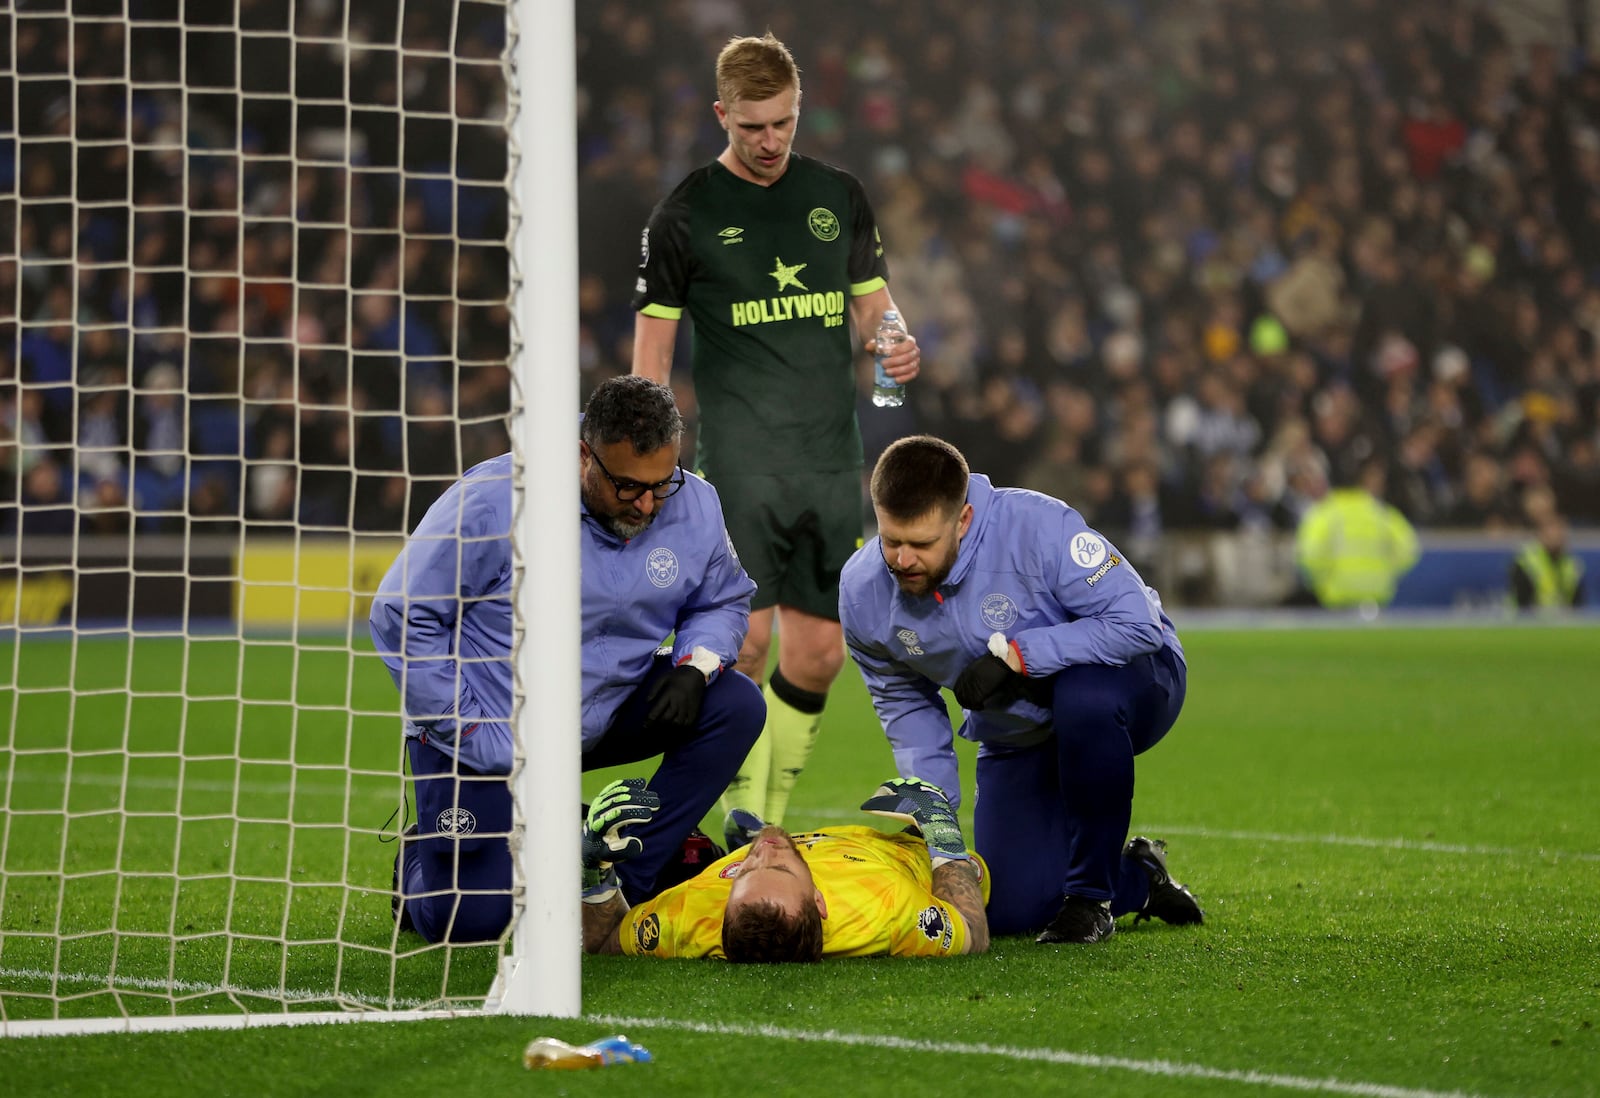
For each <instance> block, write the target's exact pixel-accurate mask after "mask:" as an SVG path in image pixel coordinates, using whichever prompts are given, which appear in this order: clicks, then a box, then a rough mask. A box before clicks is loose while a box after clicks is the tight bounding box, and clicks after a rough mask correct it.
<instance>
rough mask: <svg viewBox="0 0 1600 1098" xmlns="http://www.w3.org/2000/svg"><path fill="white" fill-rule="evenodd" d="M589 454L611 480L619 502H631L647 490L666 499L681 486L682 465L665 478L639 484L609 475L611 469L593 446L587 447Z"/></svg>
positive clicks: (659, 497) (658, 497)
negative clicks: (672, 474) (674, 473)
mask: <svg viewBox="0 0 1600 1098" xmlns="http://www.w3.org/2000/svg"><path fill="white" fill-rule="evenodd" d="M589 456H590V457H592V458H594V463H595V464H596V465H598V466H600V471H601V472H602V473H604V474H605V478H606V479H607V480H609V481H610V482H611V488H612V490H613V491H615V492H616V493H617V500H618V502H620V503H632V502H633V501H634V500H636V499H638V498H639V497H640V496H642V495H644V494H645V493H646V492H649V493H650V494H651V495H652V496H654V497H655V498H656V499H666V498H667V497H668V496H670V495H672V493H674V492H676V491H677V490H678V489H679V488H682V487H683V481H684V476H683V466H681V465H680V466H678V467H677V473H676V475H674V476H670V477H668V478H667V479H666V480H658V481H656V482H655V483H654V484H640V483H639V482H638V481H636V480H618V479H617V478H616V477H614V476H612V475H611V470H610V469H607V468H606V463H605V462H603V461H601V460H600V455H599V454H597V453H595V450H594V447H593V446H590V447H589Z"/></svg>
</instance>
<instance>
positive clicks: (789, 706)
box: [761, 671, 828, 824]
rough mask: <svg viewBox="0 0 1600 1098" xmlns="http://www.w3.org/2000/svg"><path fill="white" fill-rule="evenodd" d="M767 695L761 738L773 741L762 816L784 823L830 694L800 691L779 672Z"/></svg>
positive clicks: (765, 818) (815, 738) (775, 673)
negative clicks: (824, 705) (765, 808)
mask: <svg viewBox="0 0 1600 1098" xmlns="http://www.w3.org/2000/svg"><path fill="white" fill-rule="evenodd" d="M766 695H767V727H766V728H765V729H764V730H763V731H762V733H761V738H762V739H764V740H768V739H769V740H770V741H771V746H770V748H769V751H770V753H771V755H770V758H771V762H770V764H769V768H768V770H767V811H766V815H764V816H762V819H764V820H766V821H767V822H768V823H774V824H781V823H782V822H783V816H784V813H785V812H787V811H788V810H789V794H790V793H792V792H793V791H794V785H795V782H796V781H798V780H799V779H800V774H801V772H802V771H804V770H805V768H806V762H807V761H808V760H809V759H810V758H811V749H812V748H813V747H815V746H816V744H817V728H818V727H819V726H820V725H821V724H822V706H823V703H824V702H825V701H827V698H828V696H827V695H826V694H818V693H815V692H813V691H810V690H801V689H800V688H799V687H797V686H795V685H794V684H793V683H790V682H789V681H788V680H786V679H784V678H783V676H782V675H781V674H780V673H779V672H777V671H774V672H773V673H772V679H771V681H769V682H768V683H767V689H766Z"/></svg>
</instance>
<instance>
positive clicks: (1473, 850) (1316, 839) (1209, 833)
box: [0, 764, 1600, 862]
mask: <svg viewBox="0 0 1600 1098" xmlns="http://www.w3.org/2000/svg"><path fill="white" fill-rule="evenodd" d="M284 765H288V764H284ZM0 777H3V771H0ZM64 777H65V775H64V773H63V772H62V771H59V770H56V771H40V770H18V771H17V772H16V779H17V780H18V781H19V782H25V783H27V784H29V785H42V784H45V783H51V782H53V783H54V784H56V785H60V784H61V782H62V779H63V778H64ZM72 780H73V784H74V785H77V784H83V785H89V786H121V785H123V784H124V783H123V782H122V780H121V777H120V776H119V775H115V774H95V773H82V772H80V773H77V774H74V775H73V778H72ZM397 780H398V777H397ZM126 785H127V786H128V787H129V788H134V789H161V790H176V789H179V788H182V789H184V790H187V791H189V792H194V793H231V792H233V791H234V790H235V789H237V790H238V791H239V792H241V793H246V794H250V795H252V796H273V795H278V796H288V795H289V793H290V792H291V791H292V792H294V793H295V794H297V795H299V796H327V797H335V796H337V797H343V796H345V795H346V786H345V784H344V783H343V782H333V781H323V780H321V779H318V778H302V779H299V780H297V781H296V782H295V784H294V786H293V787H292V790H291V787H290V786H289V785H288V784H287V783H278V782H239V783H232V782H219V781H208V780H187V781H183V782H179V781H178V780H177V779H175V778H134V779H132V780H130V781H128V782H127V783H126ZM809 817H810V818H811V819H813V820H821V821H828V822H833V823H866V822H869V821H867V820H866V819H865V818H864V816H863V814H862V813H861V812H860V811H859V810H857V811H854V812H852V811H850V810H848V809H823V810H821V811H815V812H811V813H810V814H809ZM1133 833H1138V834H1149V833H1154V834H1156V835H1188V836H1192V837H1194V838H1199V839H1230V840H1235V841H1238V842H1258V843H1288V844H1296V845H1304V846H1355V847H1363V848H1365V849H1369V850H1416V851H1421V852H1424V853H1428V854H1467V855H1473V856H1477V857H1494V858H1553V859H1555V860H1557V861H1574V862H1600V854H1595V853H1589V852H1586V851H1575V850H1550V849H1547V848H1543V847H1539V848H1534V849H1528V848H1527V847H1514V846H1484V845H1473V844H1468V843H1440V842H1434V841H1432V840H1429V839H1406V838H1368V837H1365V836H1361V835H1334V834H1321V835H1311V834H1292V833H1285V832H1278V831H1239V830H1232V829H1227V828H1214V827H1196V826H1193V825H1188V826H1184V825H1179V826H1169V825H1166V824H1147V823H1141V824H1139V825H1138V826H1137V827H1135V828H1134V829H1133Z"/></svg>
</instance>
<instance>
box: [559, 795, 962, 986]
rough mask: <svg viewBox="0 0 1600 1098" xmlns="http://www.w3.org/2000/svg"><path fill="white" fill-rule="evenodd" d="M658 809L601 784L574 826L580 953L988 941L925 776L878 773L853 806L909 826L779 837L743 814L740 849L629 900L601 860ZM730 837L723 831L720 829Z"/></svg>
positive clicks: (809, 952)
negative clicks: (579, 852) (578, 840)
mask: <svg viewBox="0 0 1600 1098" xmlns="http://www.w3.org/2000/svg"><path fill="white" fill-rule="evenodd" d="M659 807H660V801H659V799H658V798H657V797H656V795H655V794H654V793H652V792H651V791H649V790H648V789H646V788H645V783H644V781H643V780H641V779H639V778H629V779H625V780H623V781H618V782H613V783H612V784H611V785H608V786H607V787H606V788H605V789H604V790H602V791H601V793H600V795H599V797H597V798H596V799H595V801H594V804H593V806H592V807H591V808H590V810H589V815H588V819H587V820H586V821H585V823H584V832H583V864H584V894H583V899H584V906H583V944H584V949H585V950H587V951H588V952H590V953H627V954H632V955H640V956H651V957H722V958H726V959H727V960H730V961H743V962H777V961H819V960H821V959H822V958H824V957H871V956H881V955H890V956H895V957H941V956H947V955H949V954H955V953H982V952H983V951H984V950H986V949H988V948H989V924H988V920H987V918H986V917H985V915H984V910H983V908H984V904H985V902H986V901H987V900H988V894H989V882H988V878H987V874H986V873H985V871H984V868H983V862H982V860H981V859H979V858H978V856H977V855H976V854H973V853H971V852H969V851H968V850H967V848H966V843H965V841H964V840H963V839H962V837H961V826H960V824H959V823H958V822H957V820H956V817H955V813H954V812H952V811H951V809H950V804H949V802H948V801H946V800H945V797H944V794H943V793H941V792H940V791H939V788H938V787H937V786H933V785H929V784H928V783H926V782H922V781H919V780H917V779H915V778H897V779H895V780H894V781H891V782H885V783H884V784H883V785H882V786H880V787H879V788H878V791H877V793H876V794H874V795H873V796H872V797H871V798H870V799H869V800H868V801H867V802H866V803H865V804H863V805H862V806H861V807H862V809H863V810H864V811H867V812H872V813H876V814H877V815H880V816H888V817H890V818H892V819H896V820H902V821H904V822H906V823H907V824H909V825H911V826H909V827H907V828H906V830H904V831H901V832H899V833H897V834H885V833H884V832H881V831H878V830H875V829H874V828H870V827H831V828H827V829H826V830H822V831H808V832H805V833H803V834H799V835H790V834H789V833H788V832H786V831H784V830H783V829H782V828H781V827H774V826H770V825H767V826H763V825H762V823H761V821H760V820H758V819H755V818H754V817H749V816H748V814H745V815H746V818H745V819H743V820H740V821H738V823H739V824H742V825H744V835H745V836H747V840H748V841H747V845H744V846H741V847H739V848H738V849H736V850H733V851H732V852H731V853H729V854H728V855H727V856H726V857H724V858H721V859H720V860H718V861H715V862H713V863H712V864H711V865H709V866H707V867H706V869H705V870H704V871H703V872H701V873H700V874H699V875H698V876H696V877H693V878H691V879H689V880H687V881H684V882H683V883H682V884H679V885H676V886H674V887H672V888H669V889H667V890H666V891H665V892H662V893H660V894H659V895H657V896H654V897H652V898H651V899H649V900H646V901H644V902H643V903H641V904H640V905H639V906H638V907H635V908H632V909H630V908H629V907H628V904H627V901H626V900H624V899H623V898H622V893H621V892H619V891H618V889H617V884H616V877H615V875H614V874H613V873H612V871H611V863H613V862H617V861H625V860H626V859H628V858H630V857H632V856H634V855H635V854H638V853H640V852H641V851H642V850H643V845H642V844H641V843H640V842H639V840H637V839H633V838H629V837H628V836H627V835H626V834H625V833H624V832H625V831H626V829H627V828H628V827H630V826H631V825H633V824H636V823H640V822H643V821H645V820H648V819H649V818H650V817H651V816H652V815H653V814H654V813H655V811H656V809H657V808H659ZM729 845H730V846H732V845H734V844H733V841H732V839H731V838H730V842H729Z"/></svg>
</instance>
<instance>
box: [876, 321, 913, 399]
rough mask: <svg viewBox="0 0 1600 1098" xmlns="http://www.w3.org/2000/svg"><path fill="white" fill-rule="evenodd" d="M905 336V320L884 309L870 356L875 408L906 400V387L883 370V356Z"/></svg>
mask: <svg viewBox="0 0 1600 1098" xmlns="http://www.w3.org/2000/svg"><path fill="white" fill-rule="evenodd" d="M905 338H906V322H905V321H903V320H901V319H900V314H899V313H898V312H896V311H895V310H894V309H885V310H884V311H883V319H882V320H881V321H879V322H878V331H877V334H876V335H875V336H874V339H875V340H876V341H877V347H878V349H877V352H876V353H875V354H874V355H873V358H872V404H873V407H875V408H898V407H900V405H902V404H904V403H905V402H906V387H905V386H904V385H902V384H900V382H898V381H896V380H895V379H894V378H892V377H890V376H889V375H888V374H886V373H884V372H883V356H884V355H885V354H893V353H894V351H893V349H894V348H895V347H898V346H899V345H900V344H901V343H903V342H904V341H905Z"/></svg>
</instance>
